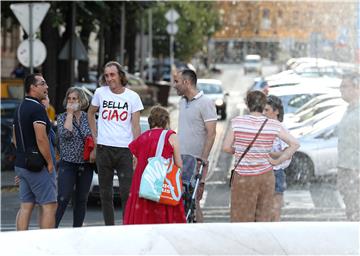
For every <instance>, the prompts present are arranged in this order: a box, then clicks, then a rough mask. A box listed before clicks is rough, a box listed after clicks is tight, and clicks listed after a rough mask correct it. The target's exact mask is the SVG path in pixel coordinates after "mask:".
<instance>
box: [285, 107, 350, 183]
mask: <svg viewBox="0 0 360 256" xmlns="http://www.w3.org/2000/svg"><path fill="white" fill-rule="evenodd" d="M345 110H346V109H344V108H342V109H340V108H339V111H336V112H334V113H333V114H332V115H330V116H328V117H326V118H324V119H322V120H321V121H319V122H317V123H316V124H314V125H313V126H312V129H310V130H308V131H307V132H305V133H304V135H303V136H301V137H300V138H298V140H299V143H300V148H299V149H298V151H297V152H295V154H294V155H293V157H292V161H291V163H290V166H289V167H288V168H287V169H286V181H287V183H288V184H306V183H309V182H311V181H312V180H313V179H314V178H320V177H329V176H334V175H336V173H337V168H336V165H337V142H338V137H337V129H336V127H337V125H338V123H339V122H340V120H341V118H342V116H343V115H344V112H345Z"/></svg>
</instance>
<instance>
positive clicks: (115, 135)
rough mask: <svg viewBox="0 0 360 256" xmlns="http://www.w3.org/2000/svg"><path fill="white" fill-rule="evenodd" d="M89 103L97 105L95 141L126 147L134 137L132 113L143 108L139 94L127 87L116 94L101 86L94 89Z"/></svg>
mask: <svg viewBox="0 0 360 256" xmlns="http://www.w3.org/2000/svg"><path fill="white" fill-rule="evenodd" d="M91 105H93V106H95V107H99V118H98V124H97V125H98V134H97V143H98V144H101V145H105V146H112V147H121V148H127V147H128V145H129V143H130V142H131V141H132V140H133V137H134V136H133V132H132V124H131V116H132V113H135V112H137V111H141V110H143V109H144V106H143V104H142V102H141V99H140V97H139V95H138V94H137V93H136V92H134V91H132V90H130V89H128V88H125V91H124V92H123V93H120V94H116V93H113V92H112V91H111V90H110V88H109V86H103V87H100V88H98V89H96V91H95V94H94V97H93V99H92V101H91Z"/></svg>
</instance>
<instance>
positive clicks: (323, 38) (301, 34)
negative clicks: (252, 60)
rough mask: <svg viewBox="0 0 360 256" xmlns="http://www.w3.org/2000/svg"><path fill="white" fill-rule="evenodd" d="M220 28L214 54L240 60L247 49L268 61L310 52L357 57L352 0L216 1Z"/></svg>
mask: <svg viewBox="0 0 360 256" xmlns="http://www.w3.org/2000/svg"><path fill="white" fill-rule="evenodd" d="M217 4H218V6H219V12H220V15H221V23H222V29H221V30H220V31H218V32H217V33H216V34H215V35H214V36H213V38H212V39H211V40H210V45H209V49H211V52H212V58H215V60H216V61H218V62H240V61H242V60H243V58H244V56H245V55H246V54H260V55H261V56H262V57H263V58H268V59H270V60H272V61H282V60H285V59H287V58H289V57H299V56H311V57H323V58H328V59H334V60H339V61H349V60H354V59H355V54H354V51H355V50H356V49H355V48H357V46H356V40H357V38H356V20H357V2H356V1H318V2H317V1H218V2H217Z"/></svg>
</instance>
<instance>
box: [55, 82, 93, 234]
mask: <svg viewBox="0 0 360 256" xmlns="http://www.w3.org/2000/svg"><path fill="white" fill-rule="evenodd" d="M88 105H89V101H88V100H87V98H86V95H85V93H84V91H83V90H82V89H81V88H77V87H70V88H69V89H68V90H67V92H66V95H65V99H64V107H65V108H66V111H65V112H64V113H61V114H60V115H59V116H58V120H57V121H58V136H59V145H60V163H59V169H58V208H57V211H56V227H58V226H59V223H60V221H61V219H62V217H63V215H64V212H65V210H66V207H67V205H68V203H69V201H70V199H71V198H72V200H73V205H74V206H73V207H74V211H73V214H74V216H73V227H81V226H82V225H83V222H84V219H85V212H86V204H87V198H88V194H89V190H90V185H91V181H92V178H93V169H92V166H91V164H90V163H89V162H87V161H85V160H84V144H85V138H86V137H87V136H91V130H90V127H89V123H88V120H87V114H86V112H84V111H83V110H85V109H86V108H87V107H88ZM91 154H94V152H91ZM90 159H91V158H90ZM73 192H74V196H73Z"/></svg>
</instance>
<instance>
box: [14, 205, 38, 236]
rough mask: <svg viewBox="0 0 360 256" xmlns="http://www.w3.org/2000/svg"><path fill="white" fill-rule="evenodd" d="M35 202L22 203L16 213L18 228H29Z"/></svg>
mask: <svg viewBox="0 0 360 256" xmlns="http://www.w3.org/2000/svg"><path fill="white" fill-rule="evenodd" d="M33 209H34V203H21V204H20V209H19V211H18V213H17V215H16V230H18V231H20V230H28V229H29V222H30V218H31V214H32V211H33Z"/></svg>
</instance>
